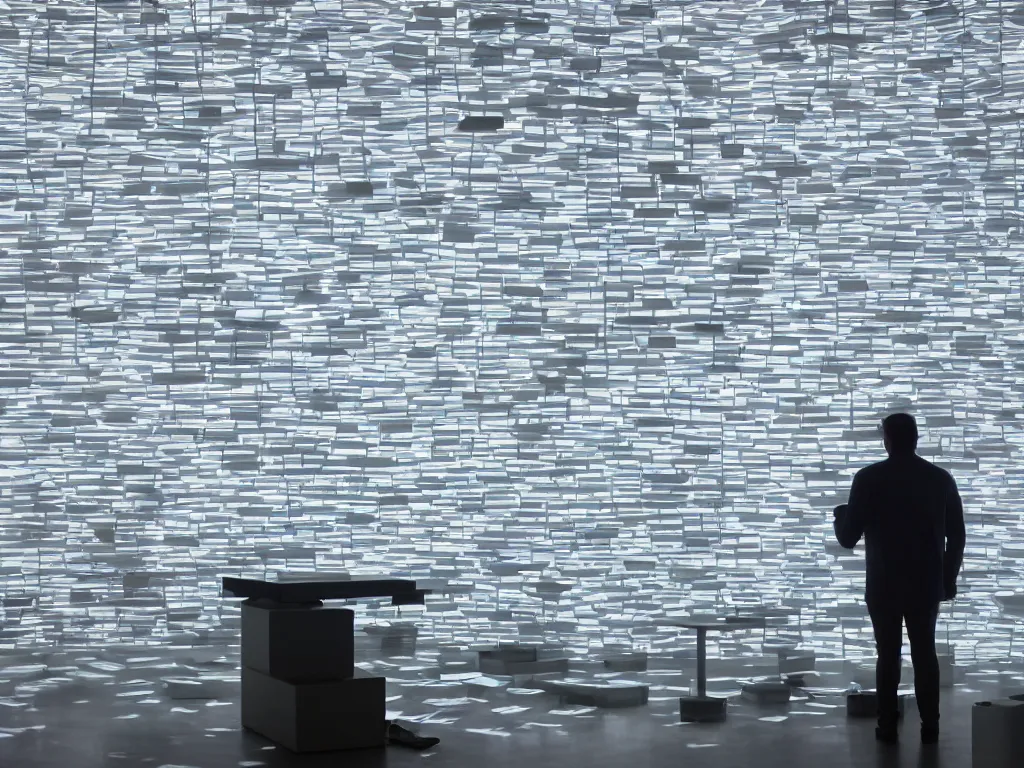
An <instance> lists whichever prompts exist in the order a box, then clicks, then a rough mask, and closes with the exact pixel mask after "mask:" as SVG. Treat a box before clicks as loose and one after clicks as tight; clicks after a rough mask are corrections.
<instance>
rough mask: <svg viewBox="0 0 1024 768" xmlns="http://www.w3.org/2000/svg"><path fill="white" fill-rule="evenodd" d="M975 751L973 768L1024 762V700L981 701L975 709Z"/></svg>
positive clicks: (996, 767)
mask: <svg viewBox="0 0 1024 768" xmlns="http://www.w3.org/2000/svg"><path fill="white" fill-rule="evenodd" d="M1022 699H1024V697H1022ZM971 753H972V762H971V765H972V766H973V768H1020V766H1021V765H1024V700H1019V701H1018V700H1014V699H996V700H995V701H979V702H977V703H976V704H975V705H974V707H973V708H972V710H971Z"/></svg>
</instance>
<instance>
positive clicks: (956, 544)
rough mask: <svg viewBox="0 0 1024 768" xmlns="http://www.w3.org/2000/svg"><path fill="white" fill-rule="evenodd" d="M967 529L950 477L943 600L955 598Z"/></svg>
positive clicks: (958, 495) (943, 563)
mask: <svg viewBox="0 0 1024 768" xmlns="http://www.w3.org/2000/svg"><path fill="white" fill-rule="evenodd" d="M966 545H967V528H966V527H965V526H964V505H963V502H962V501H961V500H960V492H959V491H958V490H957V488H956V481H955V480H954V479H953V478H952V476H950V478H949V490H948V491H947V492H946V553H945V555H944V556H943V558H942V582H943V584H942V586H943V589H944V590H945V593H946V594H945V599H947V600H952V599H953V598H954V597H956V580H957V577H958V576H959V575H960V566H961V565H963V562H964V547H965V546H966Z"/></svg>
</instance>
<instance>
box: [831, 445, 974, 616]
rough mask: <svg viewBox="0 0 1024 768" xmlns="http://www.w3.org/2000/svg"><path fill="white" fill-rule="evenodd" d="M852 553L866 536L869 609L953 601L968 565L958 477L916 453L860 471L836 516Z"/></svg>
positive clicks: (841, 535)
mask: <svg viewBox="0 0 1024 768" xmlns="http://www.w3.org/2000/svg"><path fill="white" fill-rule="evenodd" d="M835 531H836V538H837V539H838V540H839V544H840V545H841V546H843V547H846V548H847V549H853V548H854V547H855V546H857V542H858V541H860V538H861V536H863V537H864V549H865V551H866V555H867V590H866V595H865V597H866V599H867V602H868V604H869V605H871V604H880V603H883V602H888V603H892V602H897V603H899V604H902V605H924V604H929V603H938V602H940V601H942V600H949V599H952V597H953V596H954V595H955V594H956V579H957V576H958V575H959V573H960V565H961V563H962V562H963V556H964V544H965V541H966V537H967V536H966V531H965V529H964V508H963V504H962V503H961V502H960V494H959V492H958V491H957V488H956V482H954V480H953V477H952V475H950V474H949V472H947V471H946V470H944V469H942V468H940V467H937V466H935V465H934V464H932V463H931V462H929V461H926V460H925V459H922V458H921V457H920V456H917V455H915V454H912V453H911V454H907V455H902V456H900V455H897V456H890V457H889V458H888V459H886V460H885V461H880V462H878V463H877V464H872V465H871V466H869V467H865V468H864V469H862V470H860V471H859V472H858V473H857V474H856V475H855V476H854V478H853V486H852V487H851V488H850V500H849V502H848V503H847V504H846V505H843V506H841V507H838V508H837V509H836V518H835Z"/></svg>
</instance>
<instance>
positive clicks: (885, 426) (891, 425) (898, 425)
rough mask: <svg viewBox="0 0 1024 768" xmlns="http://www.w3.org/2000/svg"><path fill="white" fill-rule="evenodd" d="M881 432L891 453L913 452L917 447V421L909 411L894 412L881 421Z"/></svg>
mask: <svg viewBox="0 0 1024 768" xmlns="http://www.w3.org/2000/svg"><path fill="white" fill-rule="evenodd" d="M882 433H883V434H884V435H885V438H886V440H888V441H889V450H890V451H892V452H893V453H913V451H914V450H916V449H917V422H916V421H914V417H913V416H911V415H910V414H909V413H894V414H892V415H891V416H887V417H886V418H885V419H884V420H883V421H882Z"/></svg>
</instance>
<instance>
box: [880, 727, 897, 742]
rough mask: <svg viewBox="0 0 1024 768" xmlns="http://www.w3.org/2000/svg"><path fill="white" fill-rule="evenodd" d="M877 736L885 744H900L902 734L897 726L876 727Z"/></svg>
mask: <svg viewBox="0 0 1024 768" xmlns="http://www.w3.org/2000/svg"><path fill="white" fill-rule="evenodd" d="M875 738H876V739H878V740H879V741H880V742H882V743H883V744H898V743H899V741H900V734H899V731H897V730H896V729H895V728H882V727H880V726H879V727H878V728H875Z"/></svg>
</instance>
